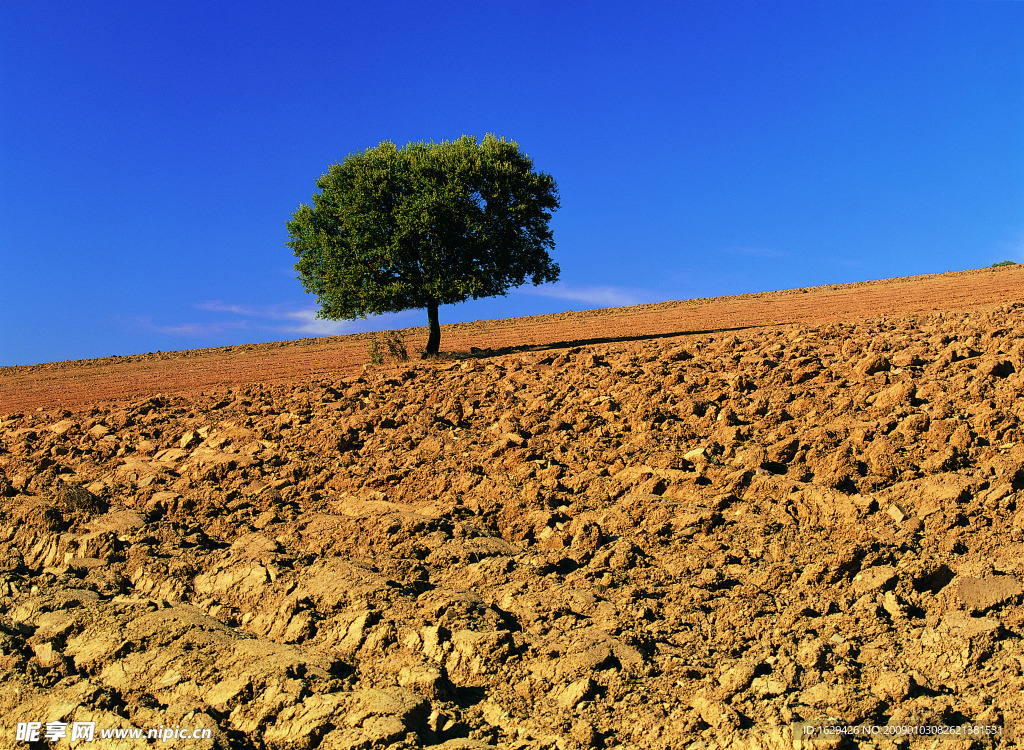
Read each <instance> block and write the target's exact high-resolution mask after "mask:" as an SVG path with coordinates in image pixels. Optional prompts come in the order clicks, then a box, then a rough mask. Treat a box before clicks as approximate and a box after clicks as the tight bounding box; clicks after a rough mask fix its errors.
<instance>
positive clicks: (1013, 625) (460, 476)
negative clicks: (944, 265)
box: [0, 267, 1024, 750]
mask: <svg viewBox="0 0 1024 750" xmlns="http://www.w3.org/2000/svg"><path fill="white" fill-rule="evenodd" d="M1022 281H1024V269H1019V268H1012V267H1011V268H1006V269H997V270H984V271H976V272H964V273H959V274H945V275H941V276H932V277H917V278H913V279H897V280H891V281H886V282H871V283H865V284H859V285H846V286H841V287H822V288H816V289H808V290H792V291H788V292H775V293H766V294H761V295H748V296H744V297H734V298H723V299H718V300H699V301H691V302H681V303H664V304H661V305H650V306H644V307H639V308H624V309H620V310H602V311H593V312H590V313H572V314H565V315H561V316H547V317H544V318H535V319H520V320H515V321H495V322H489V323H483V322H482V323H475V324H468V325H461V326H447V327H445V331H444V337H443V339H442V345H443V346H444V347H445V348H446V349H447V350H448V351H450V352H454V353H453V354H452V355H450V356H449V357H448V358H447V359H442V360H439V361H431V362H410V363H390V364H386V365H384V366H375V367H370V368H364V364H365V362H366V356H367V355H366V343H367V342H366V338H365V337H342V338H338V339H329V340H315V341H305V342H292V343H287V344H280V345H259V346H251V347H235V348H231V349H226V350H207V351H202V352H179V353H173V354H167V355H143V356H136V357H126V358H111V359H108V360H99V361H91V362H75V363H63V364H52V365H37V366H33V367H25V368H7V369H6V370H4V371H2V373H0V716H2V717H3V718H2V719H0V747H29V746H38V747H43V746H44V745H46V743H45V742H39V743H37V744H36V745H26V744H25V743H18V742H17V741H16V731H17V725H18V724H19V723H22V724H24V723H26V722H31V721H37V722H42V723H44V729H45V723H46V722H51V724H50V727H51V728H52V729H56V730H58V731H59V725H57V724H53V723H52V722H66V723H67V724H68V734H70V729H71V726H72V725H73V724H74V722H94V724H95V727H96V731H97V735H96V736H97V737H98V736H99V731H100V730H101V729H104V730H110V729H116V728H130V727H137V728H142V729H143V730H148V729H154V728H158V727H179V728H185V729H188V730H190V731H191V730H192V729H196V728H199V729H209V730H210V737H209V738H208V739H178V740H173V741H170V742H167V743H160V744H161V746H163V745H166V746H170V747H183V748H184V747H188V748H268V749H273V750H285V749H300V748H301V749H302V750H306V749H310V750H312V749H313V748H320V749H321V750H334V749H339V748H377V747H397V748H403V747H409V748H411V747H434V748H477V747H491V746H495V747H505V748H590V747H594V748H601V747H621V748H690V747H693V748H705V747H706V748H726V747H728V748H793V747H801V746H802V747H834V746H841V745H843V743H846V744H850V745H860V746H878V747H931V746H932V745H933V744H935V741H934V740H933V739H931V738H926V737H921V736H920V735H919V736H917V737H914V738H908V737H906V736H899V735H885V734H875V735H871V736H868V737H865V736H863V735H861V736H850V735H845V736H842V735H839V736H829V737H823V736H821V735H815V736H814V737H812V738H810V739H805V738H804V737H803V734H802V733H803V732H804V731H805V730H804V727H805V726H820V725H823V724H824V725H835V724H840V725H844V726H845V725H850V726H855V727H861V728H863V727H883V728H886V727H888V728H893V727H940V726H941V727H956V728H957V731H961V732H962V731H964V730H963V729H962V727H963V726H964V725H970V726H984V727H990V729H988V730H986V731H987V732H988V733H986V734H977V735H971V736H963V735H962V736H960V737H959V738H957V739H953V740H950V741H948V742H947V741H942V742H941V744H939V745H936V746H941V747H943V748H946V747H949V748H955V747H971V746H973V747H1002V746H1009V745H1011V744H1012V743H1013V742H1015V740H1014V739H1013V732H1014V728H1015V727H1017V726H1020V727H1024V698H1022V695H1021V687H1022V685H1024V640H1022V637H1024V610H1022V608H1021V606H1022V600H1024V589H1022V585H1021V580H1022V577H1024V570H1022V566H1024V562H1022V558H1024V506H1022V507H1018V505H1017V500H1018V499H1019V498H1021V497H1022V492H1024V442H1022V441H1024V434H1022V424H1024V422H1022V420H1024V404H1022V403H1021V399H1020V394H1021V389H1022V386H1024V295H1022V294H1021V291H1020V290H1021V288H1022V287H1021V282H1022ZM423 333H424V332H423V331H422V330H419V329H415V330H411V331H408V332H407V335H408V338H409V341H410V344H411V345H412V346H415V344H416V342H417V341H418V338H417V337H420V336H422V335H423ZM470 347H475V348H476V349H478V350H479V351H471V350H470ZM861 731H864V730H863V729H861ZM878 731H892V730H891V729H889V730H886V729H883V730H878ZM929 731H931V730H929ZM140 742H141V741H140V740H131V739H124V740H117V739H103V740H100V739H97V740H95V742H94V743H92V744H90V743H88V742H84V741H78V742H77V744H76V743H72V742H71V741H70V740H69V738H63V739H60V740H59V741H58V743H57V745H56V746H57V747H62V746H67V747H103V748H121V747H124V748H129V747H131V748H135V747H139V746H140ZM950 743H951V744H950Z"/></svg>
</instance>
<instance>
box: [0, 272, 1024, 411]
mask: <svg viewBox="0 0 1024 750" xmlns="http://www.w3.org/2000/svg"><path fill="white" fill-rule="evenodd" d="M1022 282H1024V266H1010V267H1001V268H994V269H981V270H974V271H959V272H955V273H945V274H937V275H931V276H915V277H910V278H899V279H885V280H882V281H867V282H859V283H855V284H839V285H833V286H822V287H812V288H806V289H788V290H783V291H778V292H762V293H759V294H743V295H738V296H733V297H717V298H713V299H697V300H684V301H677V302H661V303H658V304H652V305H637V306H634V307H619V308H607V309H603V310H587V311H584V312H568V313H559V314H554V315H542V316H536V317H531V318H509V319H506V320H489V321H477V322H474V323H455V324H451V325H446V326H442V327H441V329H442V335H441V347H442V349H443V350H444V351H445V352H448V353H449V355H455V356H465V355H468V354H470V353H471V350H472V349H480V350H483V351H481V352H480V353H479V354H480V355H481V356H483V357H488V356H493V355H495V354H507V353H513V352H527V351H531V350H543V349H549V348H552V347H556V348H566V347H572V346H587V345H593V344H611V343H620V342H623V341H629V340H632V341H635V340H639V339H643V338H660V337H677V336H692V335H700V334H706V333H712V332H724V331H740V330H745V329H748V328H757V327H759V326H779V325H818V324H822V323H830V322H835V321H846V322H850V321H854V320H859V319H862V318H875V317H879V316H891V315H896V316H907V315H915V314H921V313H929V312H940V311H942V310H969V309H973V308H976V307H979V306H987V305H992V304H996V303H1000V302H1015V301H1017V300H1019V299H1020V298H1021V296H1020V294H1021V293H1020V289H1021V286H1022ZM402 333H403V334H404V335H405V338H406V342H407V345H408V349H409V351H410V353H415V350H416V349H417V348H420V349H421V350H422V347H423V346H424V345H425V344H426V340H427V329H426V327H421V328H409V329H405V330H404V331H402ZM369 344H370V335H369V334H356V335H350V336H335V337H321V338H313V339H302V340H298V341H280V342H273V343H268V344H247V345H242V346H227V347H220V348H216V349H196V350H187V351H176V352H157V353H150V354H135V355H131V356H118V357H105V358H102V359H89V360H77V361H68V362H54V363H49V364H38V365H27V366H19V367H0V414H2V413H4V412H9V411H16V410H29V409H35V408H38V407H40V406H43V407H48V408H49V407H55V406H62V407H64V408H68V409H71V408H80V407H83V406H87V405H91V404H97V403H107V402H112V401H127V400H132V399H142V398H148V397H149V396H152V395H153V394H156V393H164V394H168V395H174V394H179V393H180V394H184V393H195V392H199V391H203V390H210V389H218V388H219V389H224V388H228V387H235V386H241V385H249V384H253V383H265V384H268V383H290V382H292V381H294V380H295V379H297V378H312V377H317V376H320V377H337V376H338V375H341V374H353V373H358V372H360V371H361V369H362V367H363V365H364V364H365V363H366V362H367V361H368V353H367V352H368V346H369Z"/></svg>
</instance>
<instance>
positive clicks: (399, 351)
mask: <svg viewBox="0 0 1024 750" xmlns="http://www.w3.org/2000/svg"><path fill="white" fill-rule="evenodd" d="M386 343H387V345H388V353H389V354H391V358H392V359H394V360H395V361H396V362H408V361H409V350H408V349H406V348H405V335H404V334H403V333H401V332H400V331H388V336H387V342H386Z"/></svg>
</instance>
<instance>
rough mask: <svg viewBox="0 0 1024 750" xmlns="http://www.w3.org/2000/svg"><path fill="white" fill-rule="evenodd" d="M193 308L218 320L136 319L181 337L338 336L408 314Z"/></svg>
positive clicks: (209, 304) (397, 322)
mask: <svg viewBox="0 0 1024 750" xmlns="http://www.w3.org/2000/svg"><path fill="white" fill-rule="evenodd" d="M196 309H198V310H202V311H203V312H206V313H214V314H217V315H219V316H229V317H222V318H220V319H219V320H212V321H204V322H188V323H179V324H175V325H157V324H155V323H153V322H152V320H150V319H149V318H135V319H134V321H135V323H136V325H139V326H141V327H143V328H146V329H147V330H150V331H153V332H154V333H159V334H163V335H165V336H176V337H181V338H195V339H202V338H210V337H213V336H218V335H222V334H224V333H227V332H229V331H253V332H261V333H272V334H275V335H280V336H302V337H312V336H340V335H343V334H347V333H360V332H362V331H372V330H381V329H382V328H389V327H390V328H404V327H407V325H408V320H409V315H410V314H409V313H388V314H384V315H375V316H372V317H370V318H368V319H367V320H365V321H361V320H323V319H320V318H317V316H316V313H317V309H316V308H315V307H306V308H299V309H295V308H288V307H285V306H282V305H267V306H251V305H236V304H232V303H229V302H224V301H223V300H209V301H206V302H200V303H199V304H197V305H196Z"/></svg>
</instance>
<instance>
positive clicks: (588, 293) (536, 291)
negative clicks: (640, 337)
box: [516, 281, 652, 307]
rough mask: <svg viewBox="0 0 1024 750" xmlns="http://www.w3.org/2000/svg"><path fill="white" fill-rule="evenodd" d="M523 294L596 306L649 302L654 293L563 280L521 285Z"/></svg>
mask: <svg viewBox="0 0 1024 750" xmlns="http://www.w3.org/2000/svg"><path fill="white" fill-rule="evenodd" d="M516 291H517V292H520V293H522V294H531V295H535V296H538V297H551V298H553V299H564V300H570V301H572V302H583V303H585V304H588V305H594V306H595V307H629V306H630V305H640V304H643V303H644V302H649V301H650V298H651V297H652V295H650V294H648V293H644V292H642V291H637V290H630V289H625V288H623V287H617V286H610V285H609V286H574V285H570V284H565V283H563V282H561V281H559V282H557V283H555V284H544V285H542V286H521V287H519V289H517V290H516Z"/></svg>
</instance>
